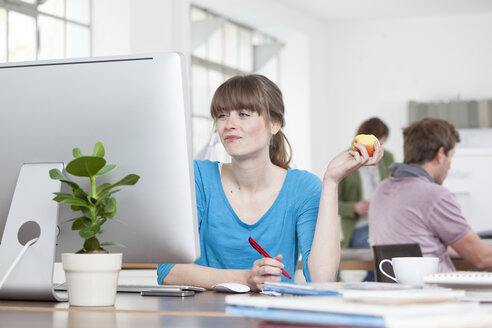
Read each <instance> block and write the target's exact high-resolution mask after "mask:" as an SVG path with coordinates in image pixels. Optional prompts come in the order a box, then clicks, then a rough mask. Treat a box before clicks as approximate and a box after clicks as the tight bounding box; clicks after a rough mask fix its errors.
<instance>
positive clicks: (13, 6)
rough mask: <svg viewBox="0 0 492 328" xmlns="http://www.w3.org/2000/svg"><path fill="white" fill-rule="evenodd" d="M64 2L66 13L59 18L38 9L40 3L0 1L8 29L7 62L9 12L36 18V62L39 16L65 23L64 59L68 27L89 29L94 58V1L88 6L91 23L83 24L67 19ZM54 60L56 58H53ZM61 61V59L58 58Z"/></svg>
mask: <svg viewBox="0 0 492 328" xmlns="http://www.w3.org/2000/svg"><path fill="white" fill-rule="evenodd" d="M63 2H64V12H63V16H57V15H53V14H50V13H45V12H43V11H40V10H39V9H38V6H39V5H40V3H39V1H36V3H35V4H30V3H27V2H25V1H21V0H0V8H3V9H5V13H6V15H5V25H6V26H5V28H6V30H5V31H6V35H5V45H4V46H5V49H6V54H5V56H6V62H7V63H8V62H9V11H14V12H17V13H20V14H23V15H27V16H30V17H32V18H34V20H35V24H36V44H35V49H36V55H35V58H34V60H39V52H40V49H41V43H40V39H41V35H40V29H39V22H38V18H39V15H43V16H46V17H49V18H54V19H58V20H60V21H61V22H62V23H63V37H64V40H63V57H62V58H67V43H68V42H67V25H68V24H74V25H77V26H80V27H83V28H87V29H88V31H89V56H90V57H92V55H93V51H92V39H93V35H92V33H93V31H92V0H87V2H88V5H89V12H90V13H89V23H81V22H79V21H76V20H73V19H69V18H67V0H63ZM52 59H54V58H52ZM57 59H60V58H57Z"/></svg>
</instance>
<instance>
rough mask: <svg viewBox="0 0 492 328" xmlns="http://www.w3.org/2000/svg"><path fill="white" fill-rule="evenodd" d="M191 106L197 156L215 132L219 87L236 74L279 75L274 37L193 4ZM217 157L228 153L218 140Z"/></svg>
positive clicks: (271, 76)
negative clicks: (213, 107) (212, 112)
mask: <svg viewBox="0 0 492 328" xmlns="http://www.w3.org/2000/svg"><path fill="white" fill-rule="evenodd" d="M190 15H191V22H192V42H191V43H192V56H191V88H192V94H191V107H192V124H193V126H192V131H193V150H194V153H195V156H196V155H198V154H199V152H200V151H201V150H204V149H205V148H206V147H207V144H208V142H209V141H210V138H211V136H212V133H213V132H214V124H213V121H212V119H211V118H210V101H211V99H212V96H213V93H214V92H215V90H216V89H217V87H218V86H219V85H220V84H221V83H222V82H224V81H225V80H226V79H228V78H229V77H231V76H234V75H237V74H248V73H253V72H255V73H259V74H263V75H265V76H267V77H268V78H269V79H271V80H272V81H274V82H277V81H278V78H279V55H278V53H279V50H280V49H281V47H282V45H281V44H280V43H279V42H278V41H277V40H276V39H275V38H273V37H271V36H268V35H266V34H264V33H261V32H259V31H257V30H255V29H253V28H251V27H248V26H245V25H242V24H240V23H238V22H234V21H232V20H230V19H227V18H225V17H222V16H220V15H217V14H215V13H212V12H210V11H208V10H205V9H202V8H198V7H194V6H192V7H191V10H190ZM215 151H216V153H217V156H218V159H219V160H221V161H225V160H227V159H226V155H225V152H224V150H223V148H222V147H221V145H220V142H219V143H218V145H217V147H216V149H215Z"/></svg>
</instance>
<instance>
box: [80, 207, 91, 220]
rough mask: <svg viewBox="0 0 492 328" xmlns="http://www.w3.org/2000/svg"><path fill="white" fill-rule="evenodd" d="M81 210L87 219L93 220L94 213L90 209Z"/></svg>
mask: <svg viewBox="0 0 492 328" xmlns="http://www.w3.org/2000/svg"><path fill="white" fill-rule="evenodd" d="M80 210H81V211H82V214H84V216H85V217H86V218H89V219H92V213H91V210H90V209H89V208H87V207H81V208H80Z"/></svg>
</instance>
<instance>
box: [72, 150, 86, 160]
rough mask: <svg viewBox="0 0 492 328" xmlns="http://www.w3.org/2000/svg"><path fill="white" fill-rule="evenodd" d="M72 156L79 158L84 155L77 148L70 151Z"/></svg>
mask: <svg viewBox="0 0 492 328" xmlns="http://www.w3.org/2000/svg"><path fill="white" fill-rule="evenodd" d="M72 155H73V157H74V158H79V157H82V156H84V154H82V151H81V150H80V149H79V148H74V149H72Z"/></svg>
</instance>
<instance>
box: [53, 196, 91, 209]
mask: <svg viewBox="0 0 492 328" xmlns="http://www.w3.org/2000/svg"><path fill="white" fill-rule="evenodd" d="M60 203H61V204H67V205H72V206H80V207H89V208H90V206H91V205H90V204H89V203H88V202H87V201H83V200H82V199H79V198H75V197H71V198H66V199H64V200H62V201H60Z"/></svg>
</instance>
